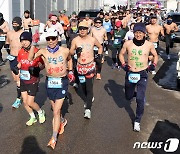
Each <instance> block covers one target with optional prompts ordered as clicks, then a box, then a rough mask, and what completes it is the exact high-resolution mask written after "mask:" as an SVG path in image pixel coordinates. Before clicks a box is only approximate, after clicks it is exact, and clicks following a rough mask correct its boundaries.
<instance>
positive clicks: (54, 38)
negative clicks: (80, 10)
mask: <svg viewBox="0 0 180 154" xmlns="http://www.w3.org/2000/svg"><path fill="white" fill-rule="evenodd" d="M56 39H57V37H56V36H51V37H46V41H50V40H52V41H55V40H56Z"/></svg>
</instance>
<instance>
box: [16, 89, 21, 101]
mask: <svg viewBox="0 0 180 154" xmlns="http://www.w3.org/2000/svg"><path fill="white" fill-rule="evenodd" d="M17 98H19V99H20V98H21V90H20V87H18V86H17Z"/></svg>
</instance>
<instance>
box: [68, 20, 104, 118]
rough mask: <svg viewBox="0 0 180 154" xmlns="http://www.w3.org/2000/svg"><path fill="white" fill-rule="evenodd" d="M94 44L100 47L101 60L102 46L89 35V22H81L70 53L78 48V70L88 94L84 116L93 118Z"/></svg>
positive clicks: (82, 84)
mask: <svg viewBox="0 0 180 154" xmlns="http://www.w3.org/2000/svg"><path fill="white" fill-rule="evenodd" d="M94 46H97V48H98V58H99V61H101V60H102V46H101V44H100V43H99V42H98V41H97V40H96V39H95V38H93V37H91V36H89V35H88V24H87V22H84V21H82V22H80V23H79V36H77V37H76V38H74V39H73V41H72V44H71V49H70V53H71V54H72V55H74V51H75V50H76V54H77V55H78V57H77V67H76V68H77V72H78V77H79V81H80V84H81V86H82V90H83V93H84V95H85V96H86V102H85V106H84V107H85V112H84V118H87V119H90V118H91V106H92V101H93V98H94V97H93V80H94V75H95V68H96V66H95V62H94V51H93V48H94Z"/></svg>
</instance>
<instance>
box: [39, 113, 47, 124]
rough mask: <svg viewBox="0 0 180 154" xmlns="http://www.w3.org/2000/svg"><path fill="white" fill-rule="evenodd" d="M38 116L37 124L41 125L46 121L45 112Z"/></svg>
mask: <svg viewBox="0 0 180 154" xmlns="http://www.w3.org/2000/svg"><path fill="white" fill-rule="evenodd" d="M38 116H39V123H40V124H42V123H44V122H45V121H46V117H45V111H44V110H42V113H40V114H38Z"/></svg>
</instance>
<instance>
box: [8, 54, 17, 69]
mask: <svg viewBox="0 0 180 154" xmlns="http://www.w3.org/2000/svg"><path fill="white" fill-rule="evenodd" d="M9 64H10V69H11V71H12V70H13V69H14V67H15V66H17V64H18V61H17V56H16V57H15V59H14V60H12V61H9Z"/></svg>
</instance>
